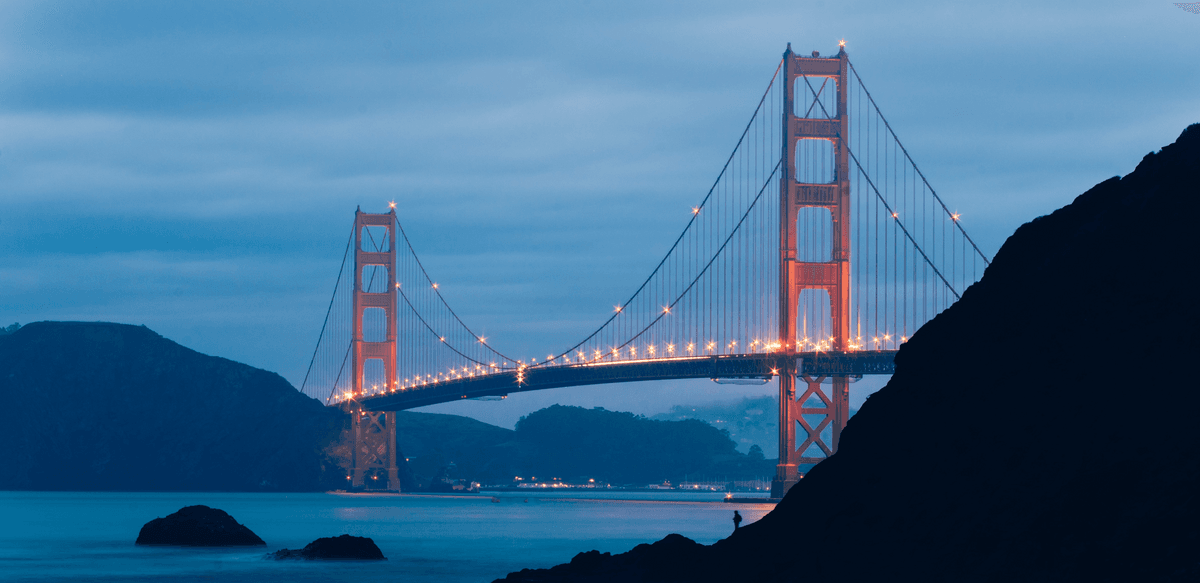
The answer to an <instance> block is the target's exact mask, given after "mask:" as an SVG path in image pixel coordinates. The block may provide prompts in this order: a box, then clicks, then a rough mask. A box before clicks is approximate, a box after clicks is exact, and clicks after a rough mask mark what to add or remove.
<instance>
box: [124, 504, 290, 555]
mask: <svg viewBox="0 0 1200 583" xmlns="http://www.w3.org/2000/svg"><path fill="white" fill-rule="evenodd" d="M137 544H139V545H178V546H184V547H249V546H266V544H267V543H265V542H263V540H262V539H261V538H258V535H256V534H254V533H253V532H250V529H249V528H246V527H245V526H243V525H241V524H238V522H237V521H236V520H234V519H233V517H232V516H230V515H229V514H227V513H226V512H225V511H224V510H218V509H216V508H209V507H207V506H186V507H184V508H180V509H179V512H176V513H174V514H171V515H168V516H167V517H166V518H155V519H154V520H151V521H150V522H147V523H146V525H145V526H143V527H142V531H141V532H139V533H138V537H137Z"/></svg>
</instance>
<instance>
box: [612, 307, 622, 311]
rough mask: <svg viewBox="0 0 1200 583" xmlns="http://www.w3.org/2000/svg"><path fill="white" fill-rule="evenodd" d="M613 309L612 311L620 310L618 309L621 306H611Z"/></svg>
mask: <svg viewBox="0 0 1200 583" xmlns="http://www.w3.org/2000/svg"><path fill="white" fill-rule="evenodd" d="M613 311H614V312H620V311H621V306H613Z"/></svg>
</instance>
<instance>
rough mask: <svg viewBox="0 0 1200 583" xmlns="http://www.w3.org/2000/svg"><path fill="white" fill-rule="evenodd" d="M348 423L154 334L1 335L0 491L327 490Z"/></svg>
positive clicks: (288, 389)
mask: <svg viewBox="0 0 1200 583" xmlns="http://www.w3.org/2000/svg"><path fill="white" fill-rule="evenodd" d="M344 419H345V416H344V415H343V414H342V413H341V412H339V411H337V410H334V409H329V408H326V407H324V406H322V405H321V403H319V402H317V401H315V400H313V399H310V398H308V397H305V396H304V395H302V394H300V393H299V392H297V391H296V390H295V389H294V388H293V387H292V386H291V385H290V384H289V383H288V382H287V381H286V380H284V379H283V377H281V376H279V375H277V374H275V373H272V372H268V371H265V370H261V369H257V368H254V367H251V366H248V365H245V364H240V363H237V362H233V361H231V360H227V359H224V358H218V357H214V356H208V355H204V354H201V353H199V352H196V351H194V350H191V349H188V348H185V347H183V346H180V345H179V344H176V343H175V342H172V341H170V340H167V339H166V338H163V337H162V336H160V335H158V334H156V333H154V332H153V331H151V330H150V329H148V328H146V327H144V326H130V325H126V324H111V323H99V322H92V323H88V322H35V323H32V324H28V325H25V326H24V327H21V328H20V329H17V330H16V331H14V332H13V333H11V334H4V335H0V443H3V444H4V447H0V489H8V490H15V489H21V490H60V489H62V490H237V491H256V490H268V491H269V490H310V491H311V490H325V489H330V488H332V487H338V486H339V485H341V484H343V483H344V482H345V476H344V475H343V474H342V472H341V470H339V469H338V468H337V467H336V465H335V464H333V463H332V462H331V460H330V459H329V458H328V457H327V456H326V455H325V453H324V452H323V450H324V448H325V447H326V446H327V445H328V444H329V443H330V442H331V441H332V440H334V439H336V438H337V437H338V434H339V433H340V432H341V429H342V424H343V422H344Z"/></svg>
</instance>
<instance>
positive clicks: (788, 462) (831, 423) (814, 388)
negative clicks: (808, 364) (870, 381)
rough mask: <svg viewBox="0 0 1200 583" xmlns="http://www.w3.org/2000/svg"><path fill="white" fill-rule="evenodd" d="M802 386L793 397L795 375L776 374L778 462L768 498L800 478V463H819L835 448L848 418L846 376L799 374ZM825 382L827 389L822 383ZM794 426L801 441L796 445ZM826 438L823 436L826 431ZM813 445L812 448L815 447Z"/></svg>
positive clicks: (784, 489)
mask: <svg viewBox="0 0 1200 583" xmlns="http://www.w3.org/2000/svg"><path fill="white" fill-rule="evenodd" d="M799 378H800V379H801V380H803V381H804V384H805V389H804V392H803V393H801V394H800V397H799V398H797V397H796V379H797V376H796V375H795V373H794V372H792V371H787V374H785V371H782V370H781V371H780V377H779V465H777V466H776V470H775V479H774V480H772V481H771V497H772V498H782V497H783V495H784V494H787V491H788V490H789V489H791V487H792V486H794V485H796V482H799V481H800V478H801V477H803V476H802V475H801V474H800V471H799V468H800V465H802V464H818V463H820V462H821V461H823V460H825V459H826V458H828V457H829V456H831V455H833V454H834V452H836V451H837V447H838V441H839V440H840V439H841V436H842V429H843V428H844V427H845V426H846V421H847V420H848V419H849V418H850V377H849V376H847V375H830V376H828V377H826V376H818V377H816V378H813V377H811V376H808V375H800V376H799ZM826 382H828V384H829V389H828V391H826V390H825V389H824V388H823V387H822V384H823V383H826ZM797 426H799V430H800V431H802V432H803V435H802V436H801V437H802V438H803V440H802V441H801V442H800V444H799V445H797V444H796V437H797V433H798V431H797ZM826 429H828V430H829V437H828V439H826V438H825V437H823V434H824V433H825V430H826ZM814 448H815V449H814Z"/></svg>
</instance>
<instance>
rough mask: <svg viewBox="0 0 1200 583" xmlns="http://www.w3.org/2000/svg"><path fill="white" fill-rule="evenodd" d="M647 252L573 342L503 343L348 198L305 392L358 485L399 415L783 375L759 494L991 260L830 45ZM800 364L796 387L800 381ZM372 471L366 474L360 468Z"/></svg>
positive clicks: (798, 67) (800, 63)
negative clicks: (665, 240)
mask: <svg viewBox="0 0 1200 583" xmlns="http://www.w3.org/2000/svg"><path fill="white" fill-rule="evenodd" d="M699 198H700V200H699V202H698V204H696V205H695V206H694V207H692V208H691V217H690V219H689V220H688V221H687V222H686V224H684V225H682V227H683V228H682V232H681V233H680V235H679V236H678V238H676V239H675V241H674V244H673V245H672V246H671V247H670V248H669V249H668V250H667V251H666V253H665V255H664V256H663V258H662V260H661V261H660V262H659V263H658V265H657V267H655V269H654V270H653V271H652V272H651V273H650V274H649V276H648V277H646V278H645V279H644V280H643V281H642V282H641V284H640V285H639V286H638V287H637V288H636V289H635V290H634V291H633V293H632V294H631V295H630V296H629V297H628V299H626V300H625V301H624V302H623V303H621V304H617V305H614V306H613V307H612V309H611V311H610V312H609V313H608V315H607V316H605V317H604V318H603V319H602V321H600V322H599V324H598V326H597V327H596V328H595V329H594V330H592V331H590V332H588V333H586V334H581V338H582V340H580V341H578V342H577V343H575V344H574V345H572V346H568V347H561V348H560V349H559V350H557V351H554V352H550V353H548V354H547V355H546V356H545V358H529V359H525V358H513V357H512V356H509V355H507V354H506V353H504V352H502V351H501V350H500V349H499V348H497V347H495V346H493V344H492V343H491V342H490V341H489V339H488V338H486V337H483V336H480V335H479V334H477V333H476V332H474V331H473V330H472V328H471V327H470V326H469V325H468V324H467V323H466V322H464V321H463V320H462V319H461V318H460V317H459V316H458V314H457V313H456V312H455V311H454V309H453V308H452V307H451V306H450V304H449V303H447V301H446V299H445V297H443V295H442V293H441V291H440V290H439V285H438V283H437V281H436V280H435V279H434V278H433V277H432V275H431V274H429V273H428V272H427V271H426V269H425V267H424V266H423V265H422V264H421V261H420V259H419V257H418V255H417V253H416V250H415V249H414V248H413V245H412V242H411V240H410V239H409V238H408V236H407V234H406V233H405V231H404V228H403V227H402V225H401V224H400V222H399V221H398V220H397V216H396V211H395V204H394V203H392V205H391V207H392V208H391V210H390V211H389V212H387V213H382V214H370V213H364V212H362V211H361V210H357V211H356V212H355V218H354V226H353V229H352V232H351V235H350V238H349V241H348V242H347V245H346V251H345V253H344V255H343V259H342V266H341V268H340V270H339V275H338V279H337V283H336V284H335V286H334V292H333V296H332V298H331V299H330V303H329V309H328V311H327V313H326V316H325V322H324V325H323V326H322V329H321V334H320V338H319V339H318V342H317V346H316V349H315V350H314V352H313V357H312V361H311V363H310V365H309V369H308V373H307V374H306V376H305V379H304V382H303V383H302V385H301V391H303V392H304V393H305V394H307V395H309V396H311V397H314V398H317V399H320V400H322V401H324V402H325V403H326V404H327V405H330V406H338V407H344V408H346V409H347V410H348V411H349V412H350V413H351V418H352V420H353V432H354V435H355V447H354V458H353V461H352V468H351V469H350V474H351V475H350V477H351V480H352V485H353V486H354V487H359V488H362V487H366V486H367V484H379V483H380V478H383V480H382V481H383V482H384V483H385V484H386V486H385V488H386V489H391V490H398V489H399V479H398V475H397V464H396V438H395V413H394V412H395V411H399V410H404V409H411V408H414V407H421V406H425V405H431V404H435V403H443V402H448V401H454V400H459V399H472V398H480V397H491V396H505V395H508V394H510V393H515V392H521V391H532V390H539V389H550V388H558V387H571V386H583V385H593V384H604V383H623V382H636V381H648V380H664V379H690V378H710V379H713V380H717V381H718V382H732V383H765V382H767V381H769V380H770V379H773V378H778V379H779V393H780V395H779V397H780V399H779V402H780V407H779V425H778V427H779V464H778V467H777V472H776V476H775V478H774V481H773V483H772V497H776V498H778V497H782V495H783V494H784V493H785V492H786V491H787V489H788V488H790V487H791V485H793V484H794V483H795V482H796V481H797V480H798V479H799V478H800V473H799V469H800V468H801V466H802V465H805V464H815V463H819V462H820V461H821V460H823V459H826V458H828V457H829V456H830V455H833V453H834V452H835V451H837V445H838V439H839V436H840V433H841V431H842V428H843V427H844V426H845V423H846V421H847V419H848V417H849V383H850V382H851V381H852V380H853V379H855V378H861V376H862V375H872V374H891V372H892V371H893V366H894V365H893V362H892V360H893V356H894V355H895V351H896V350H897V349H898V348H899V346H900V345H901V344H903V343H904V342H906V341H907V340H908V337H909V336H910V335H912V334H913V333H914V332H915V331H916V330H917V329H918V328H919V327H920V326H921V325H922V324H924V323H925V322H926V321H928V320H929V319H931V318H932V317H933V316H934V315H936V314H937V313H938V312H940V311H942V310H943V309H945V308H946V307H948V306H949V305H950V304H951V303H953V302H954V301H955V300H957V299H958V298H959V297H960V296H961V294H962V293H963V291H964V290H965V289H966V288H967V286H969V285H970V284H972V283H974V282H975V281H977V280H978V278H979V277H980V276H981V275H982V271H983V269H984V268H985V267H986V266H987V265H988V259H987V257H986V256H984V254H983V253H982V252H981V251H980V250H979V248H978V247H977V246H976V245H975V243H974V242H973V241H972V240H971V238H970V237H969V236H968V235H967V232H966V231H965V230H964V229H963V226H962V222H961V220H960V217H959V215H958V213H956V212H952V211H951V210H950V208H949V207H948V206H947V205H946V204H945V202H944V201H943V200H942V198H941V197H940V196H938V194H937V192H936V191H935V190H934V189H933V187H932V186H931V185H930V184H929V181H928V180H927V179H926V177H925V176H924V174H923V173H922V172H921V171H920V169H919V168H918V167H917V165H916V163H915V162H914V161H913V159H912V157H911V156H910V155H909V153H908V151H907V150H906V149H905V148H904V146H903V145H901V143H900V140H899V138H898V137H897V136H896V134H895V132H894V131H892V128H891V125H890V124H889V123H888V122H887V119H886V118H884V116H883V114H882V112H881V111H880V109H879V107H878V105H877V104H876V102H875V100H874V98H873V97H872V96H871V94H870V92H869V91H867V88H866V87H865V86H864V85H863V82H862V79H861V78H860V77H859V75H858V72H857V71H856V70H855V68H854V65H853V64H852V63H851V62H850V59H849V56H848V55H847V53H846V51H845V43H844V42H843V43H841V45H840V48H839V51H838V53H837V54H836V55H835V56H832V57H822V56H820V54H819V53H818V52H816V51H813V53H812V55H811V56H799V55H796V54H795V53H793V52H792V48H791V44H789V45H788V48H787V50H786V51H785V52H784V54H783V58H782V59H781V60H780V61H779V62H778V64H777V67H776V69H775V72H774V74H773V75H772V76H771V78H770V81H769V82H768V84H767V88H766V90H765V91H764V92H763V94H762V96H761V98H760V99H759V101H758V104H757V106H756V107H755V109H754V112H753V113H752V115H751V116H750V120H749V122H748V123H747V124H746V127H745V129H744V130H743V132H742V134H741V136H740V137H739V138H738V140H737V144H736V145H735V146H734V148H733V151H732V153H731V154H730V155H729V157H728V159H727V160H726V161H725V164H724V166H723V167H722V168H721V169H720V171H719V172H718V173H717V177H716V180H715V181H714V182H713V184H712V187H711V188H710V189H709V190H708V192H707V193H704V195H703V196H702V197H699ZM797 380H799V381H800V382H801V383H802V384H803V385H804V389H803V390H801V391H797V390H796V383H797ZM368 478H369V479H368Z"/></svg>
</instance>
